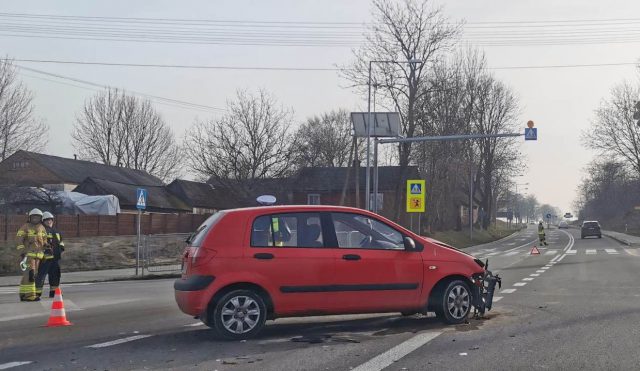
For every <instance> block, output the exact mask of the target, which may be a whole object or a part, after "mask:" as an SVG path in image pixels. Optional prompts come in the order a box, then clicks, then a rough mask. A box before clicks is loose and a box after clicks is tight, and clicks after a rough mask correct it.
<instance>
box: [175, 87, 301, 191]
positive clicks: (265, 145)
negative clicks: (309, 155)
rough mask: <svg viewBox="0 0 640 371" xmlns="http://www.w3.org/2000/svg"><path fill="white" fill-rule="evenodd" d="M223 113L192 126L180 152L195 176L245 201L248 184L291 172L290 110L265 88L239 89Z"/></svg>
mask: <svg viewBox="0 0 640 371" xmlns="http://www.w3.org/2000/svg"><path fill="white" fill-rule="evenodd" d="M227 110H228V113H227V114H226V115H224V116H223V117H221V118H219V119H212V120H209V121H206V122H198V123H196V124H195V125H194V126H193V127H192V128H191V129H190V130H189V131H188V132H187V134H186V135H185V141H184V150H185V152H186V153H187V155H188V157H189V164H190V167H191V169H192V170H193V171H194V172H196V173H197V174H198V175H200V177H201V178H205V179H206V178H211V179H212V180H213V181H214V182H215V183H216V184H219V185H222V186H225V187H226V188H227V189H229V190H232V191H236V192H237V193H238V194H239V195H240V196H243V197H248V196H249V195H250V194H249V193H250V190H251V187H252V185H253V181H255V180H257V179H265V178H281V177H285V176H287V175H289V174H290V173H291V172H292V171H293V169H294V164H295V162H296V159H295V156H294V148H293V147H292V146H291V142H292V136H291V135H290V127H291V125H292V112H291V111H290V110H287V109H285V108H283V107H280V106H279V105H278V103H277V101H276V100H275V98H274V97H273V96H271V95H270V94H269V93H267V92H266V91H264V90H261V91H259V92H258V93H257V94H250V93H247V92H244V91H238V92H237V95H236V99H235V100H234V101H230V102H228V103H227Z"/></svg>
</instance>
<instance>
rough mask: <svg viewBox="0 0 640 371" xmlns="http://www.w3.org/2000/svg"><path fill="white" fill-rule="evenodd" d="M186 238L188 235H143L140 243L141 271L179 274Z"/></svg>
mask: <svg viewBox="0 0 640 371" xmlns="http://www.w3.org/2000/svg"><path fill="white" fill-rule="evenodd" d="M187 237H189V233H175V234H154V235H143V236H142V241H140V245H141V256H142V257H141V260H142V269H143V271H144V270H146V271H147V272H150V273H156V272H158V273H174V272H180V269H181V267H182V253H183V251H184V248H185V246H186V242H185V240H186V239H187Z"/></svg>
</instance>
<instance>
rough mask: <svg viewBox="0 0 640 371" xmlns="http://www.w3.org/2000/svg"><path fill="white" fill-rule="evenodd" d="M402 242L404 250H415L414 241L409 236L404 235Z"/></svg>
mask: <svg viewBox="0 0 640 371" xmlns="http://www.w3.org/2000/svg"><path fill="white" fill-rule="evenodd" d="M403 242H404V250H405V251H415V250H416V241H414V240H413V238H411V237H405V238H404V239H403Z"/></svg>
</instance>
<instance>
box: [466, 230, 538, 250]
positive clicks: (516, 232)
mask: <svg viewBox="0 0 640 371" xmlns="http://www.w3.org/2000/svg"><path fill="white" fill-rule="evenodd" d="M524 230H526V228H523V229H520V230H517V231H514V232H513V233H511V234H510V235H508V236H506V237H502V238H501V239H499V240H495V241H491V242H487V243H483V244H480V245H472V246H468V247H465V248H463V249H462V250H466V249H471V248H473V249H475V248H482V247H483V246H487V245H492V244H494V243H501V242H504V241H506V240H508V239H510V238H512V237H515V236H516V235H517V234H519V233H520V232H522V231H524Z"/></svg>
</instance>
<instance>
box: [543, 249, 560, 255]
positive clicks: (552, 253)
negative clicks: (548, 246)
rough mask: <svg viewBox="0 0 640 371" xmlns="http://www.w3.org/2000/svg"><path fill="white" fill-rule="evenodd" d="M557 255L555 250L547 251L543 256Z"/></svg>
mask: <svg viewBox="0 0 640 371" xmlns="http://www.w3.org/2000/svg"><path fill="white" fill-rule="evenodd" d="M557 253H558V251H557V250H549V251H547V252H545V253H544V254H545V255H555V254H557Z"/></svg>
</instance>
